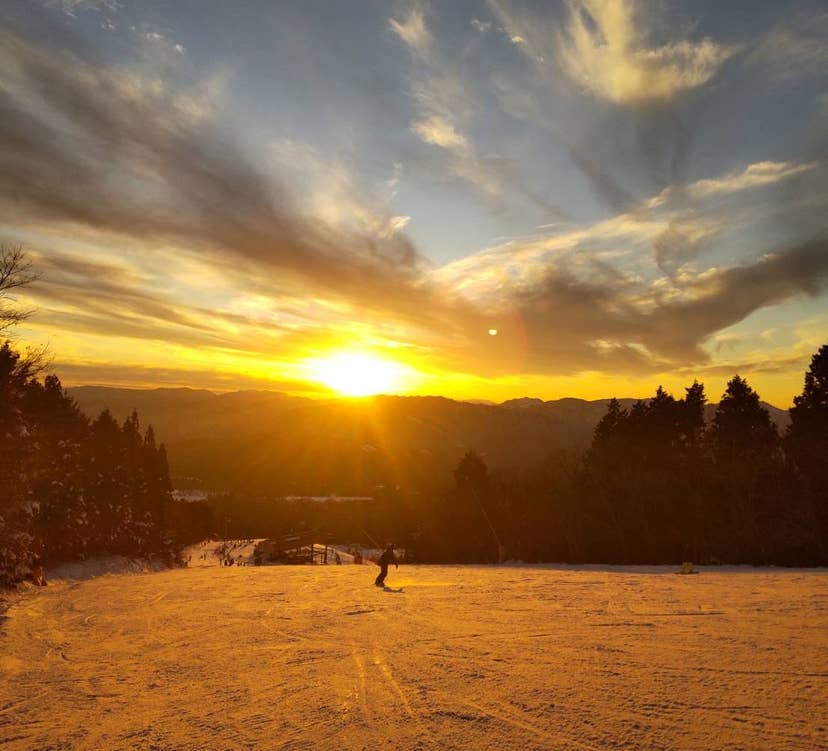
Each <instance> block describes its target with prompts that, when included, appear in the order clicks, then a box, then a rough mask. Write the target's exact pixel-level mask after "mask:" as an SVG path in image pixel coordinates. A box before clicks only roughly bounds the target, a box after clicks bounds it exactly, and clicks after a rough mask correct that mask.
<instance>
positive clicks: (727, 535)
mask: <svg viewBox="0 0 828 751" xmlns="http://www.w3.org/2000/svg"><path fill="white" fill-rule="evenodd" d="M706 401H707V399H706V396H705V392H704V386H703V385H702V384H700V383H697V382H696V383H693V384H692V385H691V386H690V387H688V388H687V389H685V395H684V396H683V397H682V398H680V399H676V398H674V397H673V396H672V395H671V394H669V393H667V392H666V391H664V390H663V389H662V388H661V387H659V388H658V390H657V391H656V393H655V395H654V396H653V397H652V398H651V399H646V400H640V401H638V402H636V403H635V404H634V405H633V406H632V408H631V409H629V410H625V409H622V408H621V406H620V404H619V402H618V401H617V400H615V399H613V400H611V401H610V403H609V405H608V408H607V412H606V414H605V415H604V417H603V418H602V419H601V421H600V422H599V423H598V425H597V426H596V428H595V432H594V435H593V439H592V443H591V445H590V447H589V449H588V450H587V451H586V453H585V454H584V455H582V456H572V455H568V454H565V453H558V454H556V455H555V456H551V457H549V459H548V460H547V461H546V462H544V463H543V464H542V465H541V466H539V467H538V468H537V469H536V470H535V471H533V472H528V473H524V474H522V475H515V474H512V475H504V474H503V473H490V472H489V470H488V468H487V467H486V464H485V462H484V460H483V458H482V457H480V456H479V455H477V454H475V453H473V452H469V453H468V454H466V456H465V457H464V458H463V459H462V460H461V462H460V463H459V465H458V467H457V469H456V471H455V473H454V484H453V488H452V489H451V490H450V491H448V492H447V493H445V494H444V495H443V496H442V497H437V498H434V499H431V502H430V508H428V509H422V510H421V513H418V514H416V515H415V516H416V517H419V518H413V517H412V515H411V514H410V513H409V514H407V515H406V514H404V516H406V518H407V523H406V524H404V525H402V526H400V527H398V529H397V530H395V533H396V534H398V535H400V536H402V537H403V538H404V542H405V543H407V544H408V545H409V546H411V547H412V549H413V550H416V551H417V552H418V554H419V556H420V557H421V558H422V559H424V560H435V561H495V560H500V559H503V558H504V557H508V558H516V559H522V560H526V561H566V562H605V563H629V564H632V563H678V562H681V561H688V560H690V561H694V562H698V563H750V564H779V565H824V564H826V563H828V471H826V465H827V464H828V345H825V346H823V347H821V348H820V349H819V351H818V352H817V353H816V354H815V355H814V356H813V358H812V360H811V364H810V368H809V369H808V371H807V373H806V374H805V384H804V388H803V391H802V393H801V394H799V395H798V396H796V397H795V399H794V406H793V407H791V409H790V410H789V413H790V419H791V421H790V425H789V426H788V428H787V429H786V431H785V432H784V434H780V432H779V431H778V430H777V428H776V426H775V425H774V423H773V422H772V421H771V418H770V415H769V413H768V411H767V410H766V409H765V408H764V407H763V406H762V405H761V403H760V401H759V396H758V394H757V393H756V392H755V391H754V390H753V389H752V388H751V387H750V385H749V384H748V382H747V381H746V380H745V379H744V378H741V377H739V376H738V375H737V376H734V377H733V378H732V379H731V380H730V382H729V383H728V384H727V388H726V390H725V393H724V394H723V396H722V399H721V401H720V402H719V404H718V405H717V406H716V410H715V413H714V416H713V419H712V420H711V421H710V423H709V424H706V422H705V404H706ZM401 505H402V507H403V510H404V506H405V504H404V503H402V504H401ZM412 522H413V523H412Z"/></svg>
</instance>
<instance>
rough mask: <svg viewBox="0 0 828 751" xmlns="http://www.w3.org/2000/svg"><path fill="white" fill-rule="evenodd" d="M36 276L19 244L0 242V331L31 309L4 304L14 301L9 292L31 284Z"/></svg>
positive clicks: (29, 313) (20, 318) (19, 319)
mask: <svg viewBox="0 0 828 751" xmlns="http://www.w3.org/2000/svg"><path fill="white" fill-rule="evenodd" d="M36 278H37V274H35V273H34V271H32V264H31V263H30V262H29V260H28V259H27V258H26V251H24V250H23V247H22V246H20V245H1V244H0V331H3V330H4V329H7V328H10V327H11V326H15V325H16V324H18V323H20V322H21V321H23V320H24V319H26V318H28V317H29V316H30V315H31V314H32V312H33V311H31V310H20V309H18V308H15V307H13V306H9V305H7V304H5V303H6V302H7V301H10V302H14V298H13V297H12V296H11V295H10V294H9V292H10V291H11V290H14V289H20V288H21V287H25V286H27V285H29V284H31V283H32V282H33V281H34V280H35V279H36Z"/></svg>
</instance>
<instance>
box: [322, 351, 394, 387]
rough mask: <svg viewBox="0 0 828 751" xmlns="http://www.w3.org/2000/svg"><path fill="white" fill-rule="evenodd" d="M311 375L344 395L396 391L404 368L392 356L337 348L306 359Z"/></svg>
mask: <svg viewBox="0 0 828 751" xmlns="http://www.w3.org/2000/svg"><path fill="white" fill-rule="evenodd" d="M308 366H309V368H310V375H311V378H312V379H313V380H314V381H317V382H318V383H322V384H324V385H325V386H327V387H328V388H330V389H333V390H334V391H338V392H339V393H340V394H343V395H344V396H371V395H373V394H393V393H399V392H400V391H401V390H402V389H403V386H404V383H405V380H406V377H407V370H408V369H407V368H406V367H405V366H404V365H402V364H401V363H398V362H394V361H393V360H385V359H383V358H381V357H377V356H376V355H369V354H363V353H358V352H338V353H336V354H333V355H330V356H329V357H324V358H320V359H316V360H310V361H308Z"/></svg>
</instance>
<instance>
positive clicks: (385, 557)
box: [374, 545, 400, 587]
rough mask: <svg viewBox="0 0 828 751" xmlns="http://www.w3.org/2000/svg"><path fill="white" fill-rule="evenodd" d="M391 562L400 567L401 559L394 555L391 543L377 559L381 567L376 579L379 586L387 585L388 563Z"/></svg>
mask: <svg viewBox="0 0 828 751" xmlns="http://www.w3.org/2000/svg"><path fill="white" fill-rule="evenodd" d="M390 563H393V564H394V565H395V566H396V567H397V568H399V567H400V564H399V561H397V556H395V555H394V546H393V545H389V546H388V547H387V548H386V550H385V552H384V553H383V554H382V555H381V556H380V557H379V560H378V561H377V565H378V566H379V567H380V572H379V576H377V578H376V580H375V581H374V584H376V585H377V586H378V587H384V586H385V577H386V576H388V565H389V564H390Z"/></svg>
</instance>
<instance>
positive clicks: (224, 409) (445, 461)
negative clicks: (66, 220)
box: [69, 386, 787, 495]
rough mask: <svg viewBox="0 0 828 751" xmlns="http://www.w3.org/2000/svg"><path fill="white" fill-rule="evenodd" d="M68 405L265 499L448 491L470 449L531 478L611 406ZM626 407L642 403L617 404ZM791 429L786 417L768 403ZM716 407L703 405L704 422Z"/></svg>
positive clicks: (178, 466)
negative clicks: (391, 489) (148, 438)
mask: <svg viewBox="0 0 828 751" xmlns="http://www.w3.org/2000/svg"><path fill="white" fill-rule="evenodd" d="M69 393H70V395H71V396H72V397H73V398H74V399H75V401H76V402H77V403H78V405H79V406H80V408H81V409H82V410H83V411H84V412H85V413H86V414H87V415H89V416H90V417H95V416H97V414H99V413H100V412H101V411H102V410H103V409H109V410H110V411H111V412H112V413H113V415H114V416H115V417H116V419H118V420H119V421H121V420H123V419H124V418H125V417H126V416H127V415H128V414H130V413H131V412H132V410H133V409H137V410H138V413H139V416H140V418H141V423H142V425H144V426H146V425H148V424H152V426H153V428H154V430H155V433H156V436H157V439H158V440H159V441H163V442H164V443H166V445H167V449H168V454H169V458H170V466H171V471H172V474H173V475H178V476H196V477H199V478H201V479H202V480H203V482H204V484H205V485H206V486H207V487H210V488H220V489H228V490H236V491H240V492H241V491H243V492H252V493H259V494H291V493H301V494H327V493H337V494H340V495H346V494H352V495H359V494H365V493H371V492H374V491H375V490H376V488H377V487H378V486H386V487H387V486H402V487H405V488H407V489H427V488H430V487H434V486H435V485H439V484H441V483H444V482H446V481H447V480H449V479H450V477H451V472H452V470H453V468H454V467H455V466H456V464H457V462H458V460H459V459H460V457H462V456H463V454H464V453H465V452H466V451H468V450H474V451H477V452H478V453H480V454H482V455H483V456H484V457H485V459H486V461H487V463H488V464H489V465H490V466H491V467H493V468H498V469H503V470H507V471H521V470H527V469H531V468H532V467H533V466H536V465H537V464H538V463H539V462H540V461H542V460H543V459H544V458H545V457H547V456H549V455H550V454H552V453H555V452H558V451H561V450H573V451H579V450H582V449H583V448H585V447H586V446H587V445H588V444H589V441H590V439H591V437H592V433H593V430H594V428H595V425H596V424H597V422H598V421H599V420H600V419H601V417H602V416H603V415H604V413H605V412H606V408H607V404H608V402H609V399H597V400H593V401H587V400H583V399H576V398H565V399H556V400H550V401H543V400H541V399H535V398H529V397H527V398H523V399H510V400H508V401H506V402H503V403H502V404H499V405H497V404H485V403H483V404H481V403H473V402H462V401H455V400H453V399H447V398H444V397H432V396H377V397H372V398H369V399H359V400H351V399H309V398H306V397H296V396H290V395H288V394H284V393H280V392H271V391H236V392H229V393H224V394H216V393H213V392H211V391H206V390H200V389H186V388H183V389H182V388H175V389H170V388H160V389H122V388H107V387H99V386H81V387H77V388H72V389H69ZM619 401H620V402H621V404H622V406H623V407H625V408H629V407H631V406H632V404H634V403H635V401H637V400H635V399H619ZM765 406H766V407H767V408H768V410H769V411H770V413H771V416H772V418H773V419H774V421H775V422H776V423H777V424H778V425H780V426H784V425H785V424H786V423H787V412H785V411H783V410H780V409H778V408H776V407H772V406H770V405H765ZM713 410H715V405H708V418H709V417H710V416H711V415H712V412H713Z"/></svg>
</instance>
